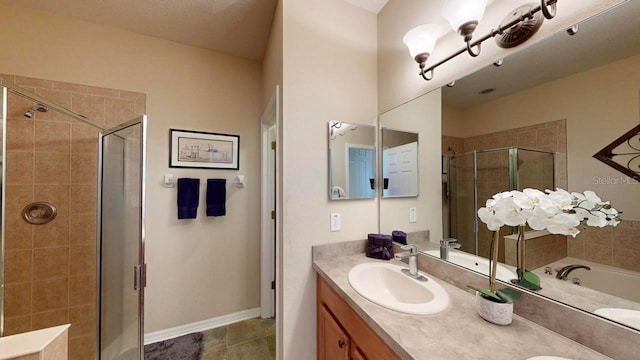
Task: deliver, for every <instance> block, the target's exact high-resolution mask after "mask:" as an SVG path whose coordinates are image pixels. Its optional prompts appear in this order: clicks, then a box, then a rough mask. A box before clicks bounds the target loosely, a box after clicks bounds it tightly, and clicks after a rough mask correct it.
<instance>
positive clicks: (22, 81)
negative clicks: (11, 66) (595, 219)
mask: <svg viewBox="0 0 640 360" xmlns="http://www.w3.org/2000/svg"><path fill="white" fill-rule="evenodd" d="M15 84H16V85H19V86H20V87H24V86H28V87H32V88H41V89H53V81H51V80H43V79H36V78H30V77H25V76H18V75H16V76H15Z"/></svg>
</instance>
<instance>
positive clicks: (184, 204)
mask: <svg viewBox="0 0 640 360" xmlns="http://www.w3.org/2000/svg"><path fill="white" fill-rule="evenodd" d="M199 200H200V179H190V178H179V179H178V219H195V218H196V215H197V214H198V203H199Z"/></svg>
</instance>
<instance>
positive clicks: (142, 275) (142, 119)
mask: <svg viewBox="0 0 640 360" xmlns="http://www.w3.org/2000/svg"><path fill="white" fill-rule="evenodd" d="M137 124H140V125H141V127H142V129H141V134H140V135H141V137H140V140H141V141H140V154H141V156H140V243H139V248H138V249H139V250H138V266H139V269H137V267H136V269H134V276H139V277H138V279H139V281H138V285H139V289H137V290H138V351H139V352H138V359H144V288H145V287H146V283H147V279H146V273H147V271H146V263H145V217H146V212H145V209H146V185H145V182H146V165H147V161H146V159H147V115H141V116H138V117H136V118H134V119H131V120H129V121H126V122H123V123H122V124H120V125H117V126H115V127H113V128H111V129H106V130H102V131H100V132H99V133H98V196H97V201H96V202H97V204H96V205H97V219H96V225H97V226H96V242H97V246H96V252H97V253H96V355H95V358H96V359H101V347H100V329H101V321H100V320H101V312H102V309H101V307H102V302H101V295H102V294H101V289H102V279H101V273H102V257H101V252H102V172H103V171H102V167H103V166H102V165H103V164H102V163H103V161H104V156H103V139H104V137H105V136H108V135H111V134H113V133H115V132H117V131H120V130H122V129H125V128H128V127H130V126H135V125H137Z"/></svg>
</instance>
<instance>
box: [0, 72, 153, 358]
mask: <svg viewBox="0 0 640 360" xmlns="http://www.w3.org/2000/svg"><path fill="white" fill-rule="evenodd" d="M0 77H2V78H3V79H4V80H8V81H11V82H13V83H15V84H16V85H18V86H20V87H22V88H25V89H27V90H29V91H32V92H34V93H36V94H37V95H39V96H41V97H44V98H46V99H48V100H50V101H52V102H54V103H57V104H59V105H61V106H63V107H65V108H68V109H71V110H73V111H75V112H77V113H80V114H82V115H85V116H87V117H88V118H89V119H91V120H93V121H95V122H97V123H101V124H103V125H104V126H105V127H111V126H115V125H117V124H120V123H122V122H124V121H127V120H130V119H132V118H134V117H136V116H138V115H141V114H144V113H145V107H146V97H145V95H144V94H141V93H133V92H128V91H121V90H115V89H106V88H99V87H92V86H86V85H79V84H71V83H65V82H59V81H51V80H42V79H33V78H26V77H21V76H12V75H0ZM33 105H35V104H34V103H33V102H31V101H29V100H26V99H24V98H22V97H19V96H17V95H14V94H11V93H10V95H9V100H8V109H7V154H6V169H7V170H6V171H7V172H6V179H5V181H6V190H7V191H6V203H5V204H6V224H5V249H6V253H5V264H4V268H5V298H4V300H5V335H10V334H15V333H21V332H25V331H30V330H36V329H41V328H46V327H50V326H54V325H59V324H66V323H71V328H70V329H69V358H70V359H72V360H87V359H91V358H93V356H94V354H95V351H96V349H95V346H94V344H95V338H96V331H95V327H96V308H95V304H96V291H95V290H96V198H97V154H98V130H97V129H95V128H93V127H92V126H89V125H85V124H83V123H80V122H79V121H77V120H74V119H71V118H69V117H67V116H65V115H61V114H59V113H57V112H55V111H52V110H50V111H49V112H43V113H41V112H36V114H35V116H34V117H33V118H32V119H28V118H26V117H25V116H24V113H25V111H27V110H28V109H29V108H31V107H32V106H33ZM33 201H48V202H51V203H53V204H54V205H55V206H56V207H57V208H58V216H57V217H56V219H55V220H54V221H52V222H51V223H49V224H46V225H37V226H36V225H30V224H28V223H26V222H25V221H24V220H23V219H22V217H21V211H22V209H23V208H24V207H25V205H27V204H29V203H30V202H33Z"/></svg>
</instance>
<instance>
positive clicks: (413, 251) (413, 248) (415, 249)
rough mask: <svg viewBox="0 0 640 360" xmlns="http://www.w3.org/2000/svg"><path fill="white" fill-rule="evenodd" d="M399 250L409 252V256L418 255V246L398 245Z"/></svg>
mask: <svg viewBox="0 0 640 360" xmlns="http://www.w3.org/2000/svg"><path fill="white" fill-rule="evenodd" d="M400 249H402V250H409V254H417V253H418V245H416V244H408V245H400Z"/></svg>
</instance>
